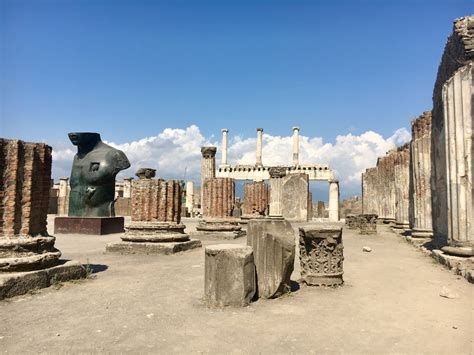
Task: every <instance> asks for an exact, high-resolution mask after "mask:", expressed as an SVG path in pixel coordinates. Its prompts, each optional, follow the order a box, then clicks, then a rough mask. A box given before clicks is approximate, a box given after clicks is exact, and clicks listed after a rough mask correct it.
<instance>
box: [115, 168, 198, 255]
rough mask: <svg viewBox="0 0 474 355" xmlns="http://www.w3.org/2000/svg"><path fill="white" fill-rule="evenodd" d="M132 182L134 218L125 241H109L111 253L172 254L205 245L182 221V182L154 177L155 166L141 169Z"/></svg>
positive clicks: (126, 233) (124, 236)
mask: <svg viewBox="0 0 474 355" xmlns="http://www.w3.org/2000/svg"><path fill="white" fill-rule="evenodd" d="M137 176H138V177H139V179H138V180H134V181H133V182H132V215H131V219H132V221H131V222H130V223H129V224H127V225H126V226H125V234H124V235H123V236H121V239H122V240H123V242H120V243H111V244H108V245H107V247H106V250H107V251H108V252H117V253H121V254H172V253H176V252H180V251H184V250H188V249H192V248H198V247H201V241H199V240H192V239H190V238H189V235H188V234H186V233H185V232H184V229H185V228H186V226H185V225H184V224H182V223H181V196H182V192H181V184H180V182H179V181H178V180H163V179H154V178H153V177H154V176H155V170H154V169H147V168H144V169H140V170H139V171H138V172H137Z"/></svg>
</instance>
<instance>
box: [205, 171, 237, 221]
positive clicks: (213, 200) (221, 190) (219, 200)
mask: <svg viewBox="0 0 474 355" xmlns="http://www.w3.org/2000/svg"><path fill="white" fill-rule="evenodd" d="M202 188H203V201H202V213H203V217H204V218H205V219H206V218H227V217H232V209H233V207H234V204H235V182H234V179H231V178H209V179H206V180H205V181H204V185H203V187H202Z"/></svg>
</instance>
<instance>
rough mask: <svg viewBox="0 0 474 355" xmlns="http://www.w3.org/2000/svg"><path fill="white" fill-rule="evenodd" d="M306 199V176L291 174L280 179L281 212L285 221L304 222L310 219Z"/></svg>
mask: <svg viewBox="0 0 474 355" xmlns="http://www.w3.org/2000/svg"><path fill="white" fill-rule="evenodd" d="M308 199H309V177H308V174H291V175H287V176H285V177H283V178H282V199H281V204H282V206H281V211H282V215H283V217H284V218H285V219H286V220H288V221H294V222H296V221H299V222H305V221H308V220H309V219H311V216H310V215H309V213H308V212H309V211H308Z"/></svg>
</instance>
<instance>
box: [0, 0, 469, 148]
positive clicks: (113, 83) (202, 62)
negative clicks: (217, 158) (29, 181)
mask: <svg viewBox="0 0 474 355" xmlns="http://www.w3.org/2000/svg"><path fill="white" fill-rule="evenodd" d="M0 4H1V5H0V26H1V27H0V36H1V37H0V55H1V57H0V61H1V62H0V63H1V65H0V100H1V101H0V115H1V116H0V136H2V137H7V138H19V139H25V140H30V141H46V142H49V143H51V144H53V147H54V146H55V145H61V144H68V143H67V137H66V133H67V132H70V131H97V132H101V133H102V136H103V137H104V138H105V139H107V140H108V141H113V142H115V143H117V144H123V143H127V142H131V141H137V140H140V139H142V138H144V137H148V136H155V135H158V134H159V133H160V132H162V131H163V130H164V129H165V128H182V129H185V128H187V127H190V126H191V125H196V126H197V127H199V129H200V132H201V134H202V135H203V136H204V137H207V138H209V139H211V140H212V139H216V140H218V139H219V135H220V128H222V127H227V128H229V129H230V132H231V134H232V135H239V136H241V137H254V136H255V128H256V127H264V128H265V132H267V133H269V134H272V135H275V136H278V135H290V134H291V127H292V126H294V125H299V126H301V129H302V130H301V133H302V134H305V135H307V136H308V137H321V138H322V139H324V140H325V141H327V142H334V141H335V139H336V137H337V136H338V135H347V134H354V135H360V134H362V133H363V132H366V131H368V130H374V131H376V132H377V133H379V134H381V135H382V136H384V137H389V136H391V135H392V134H393V132H394V131H395V130H396V129H398V128H400V127H403V126H404V127H408V126H409V122H410V120H411V119H412V118H413V117H414V116H416V115H419V114H420V113H421V112H422V111H424V110H427V109H430V108H431V95H432V87H433V83H434V80H435V76H436V71H437V67H438V64H439V60H440V57H441V54H442V51H443V47H444V44H445V42H446V38H447V36H448V35H449V33H450V32H451V30H452V21H453V20H454V19H455V18H457V17H461V16H463V15H468V14H471V13H473V12H474V4H473V2H472V1H467V0H466V1H463V0H446V1H437V0H431V1H422V0H412V1H409V0H401V1H395V0H394V1H381V0H379V1H368V0H367V1H362V0H360V1H357V0H355V1H338V0H333V1H329V0H327V1H297V0H296V1H224V0H223V1H199V0H195V1H131V0H130V1H117V0H114V1H112V0H94V1H92V0H90V1H89V0H75V1H73V0H62V1H43V0H34V1H22V0H15V1H12V0H0ZM213 135H214V137H213Z"/></svg>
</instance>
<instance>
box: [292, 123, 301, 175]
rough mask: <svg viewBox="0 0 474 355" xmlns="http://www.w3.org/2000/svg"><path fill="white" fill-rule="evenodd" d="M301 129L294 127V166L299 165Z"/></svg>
mask: <svg viewBox="0 0 474 355" xmlns="http://www.w3.org/2000/svg"><path fill="white" fill-rule="evenodd" d="M299 132H300V128H299V127H293V165H294V166H298V165H299V150H300V140H299Z"/></svg>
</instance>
